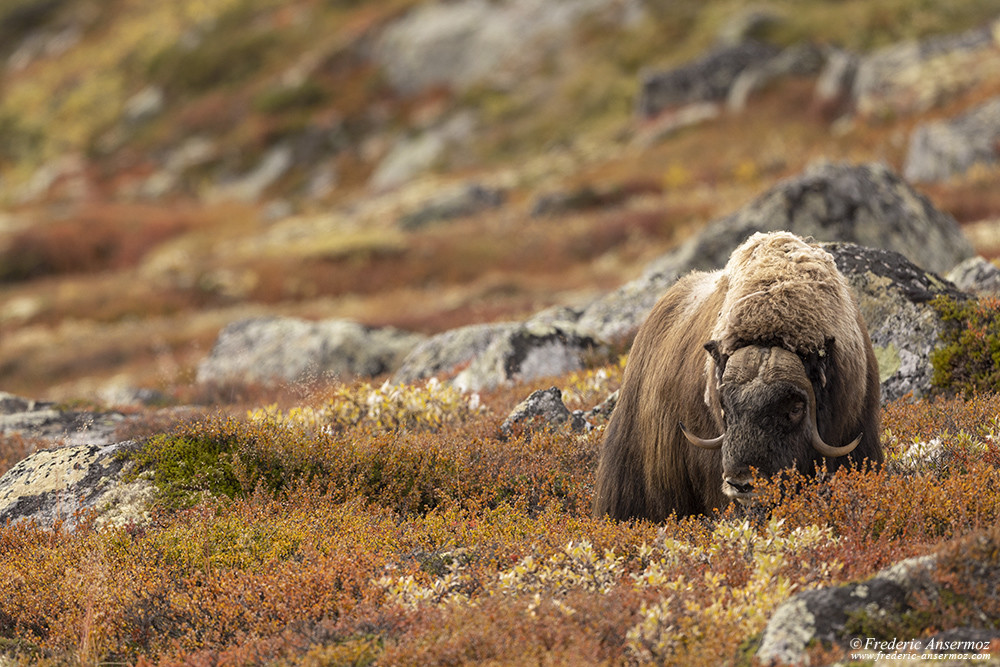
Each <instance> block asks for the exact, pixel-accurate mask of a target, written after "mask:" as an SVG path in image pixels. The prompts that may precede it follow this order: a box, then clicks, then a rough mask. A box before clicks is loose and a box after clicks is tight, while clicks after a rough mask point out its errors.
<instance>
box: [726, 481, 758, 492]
mask: <svg viewBox="0 0 1000 667" xmlns="http://www.w3.org/2000/svg"><path fill="white" fill-rule="evenodd" d="M726 484H728V485H729V486H730V487H731V488H732V489H734V490H735V491H736V492H737V493H741V494H742V493H750V492H751V491H753V484H751V483H750V482H749V481H743V480H735V479H727V480H726Z"/></svg>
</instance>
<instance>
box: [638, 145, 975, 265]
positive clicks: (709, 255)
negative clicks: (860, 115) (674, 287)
mask: <svg viewBox="0 0 1000 667" xmlns="http://www.w3.org/2000/svg"><path fill="white" fill-rule="evenodd" d="M777 230H784V231H788V232H792V233H793V234H797V235H799V236H803V237H810V236H811V237H812V238H814V239H816V240H817V241H846V242H848V243H856V244H858V245H862V246H867V247H870V248H884V249H886V250H894V251H896V252H899V253H902V254H903V255H905V256H906V257H907V258H908V259H909V260H910V261H912V262H914V263H916V264H918V265H919V266H922V267H923V268H925V269H928V270H930V271H935V272H937V273H944V272H946V271H948V270H950V269H951V268H952V267H953V266H955V265H956V264H958V263H959V262H961V261H962V260H963V259H966V258H967V257H971V256H972V255H973V249H972V245H971V244H970V243H969V241H968V239H967V238H966V237H965V236H964V234H963V233H962V230H961V228H960V227H959V226H958V223H956V222H955V219H954V218H952V217H951V216H950V215H948V214H946V213H943V212H942V211H939V210H938V209H936V208H935V207H934V206H933V204H931V202H930V201H929V200H928V199H927V198H926V197H924V196H923V195H921V194H920V193H918V192H916V191H915V190H914V189H913V188H912V187H910V186H909V185H908V184H907V183H906V181H904V180H903V179H902V178H900V177H899V176H898V175H897V174H896V173H894V172H893V171H891V170H890V169H889V168H888V167H886V166H885V165H882V164H863V165H850V164H829V163H824V164H820V165H817V166H814V167H812V168H810V169H808V170H806V172H805V173H803V174H802V175H801V176H798V177H795V178H791V179H788V180H786V181H782V182H781V183H778V184H777V185H776V186H774V187H773V188H771V189H770V190H768V191H767V192H765V193H764V194H762V195H761V196H759V197H758V198H757V199H755V200H754V201H753V202H751V203H750V204H748V205H746V206H744V207H743V208H741V209H740V210H738V211H736V212H735V213H733V214H731V215H728V216H726V217H724V218H721V219H719V220H716V221H714V222H712V223H710V224H709V225H708V226H707V227H706V228H705V229H704V230H703V231H702V232H701V233H700V234H698V235H697V236H696V237H694V238H692V239H690V240H689V241H688V242H686V243H685V244H684V245H682V246H681V247H679V248H678V249H676V250H675V251H673V252H671V253H668V254H667V255H665V256H664V257H662V258H660V259H659V260H656V261H654V262H653V263H651V264H650V265H649V266H648V267H647V272H648V273H654V272H660V273H665V274H670V273H673V274H676V275H683V274H684V273H687V272H688V271H690V270H692V269H701V270H712V269H717V268H719V267H722V266H724V265H725V263H726V260H728V259H729V255H730V253H732V251H733V250H734V249H735V248H736V247H737V246H738V245H739V244H740V243H742V242H743V240H744V239H746V238H747V237H748V236H749V235H750V234H752V233H754V232H768V231H777Z"/></svg>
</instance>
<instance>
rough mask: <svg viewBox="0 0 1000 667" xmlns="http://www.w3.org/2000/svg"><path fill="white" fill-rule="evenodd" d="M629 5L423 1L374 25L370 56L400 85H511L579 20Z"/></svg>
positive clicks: (625, 12) (628, 10) (603, 0)
mask: <svg viewBox="0 0 1000 667" xmlns="http://www.w3.org/2000/svg"><path fill="white" fill-rule="evenodd" d="M637 11H641V10H640V9H637V8H636V7H635V6H634V3H631V2H615V1H614V0H506V1H504V2H489V1H488V0H458V2H447V3H426V4H423V5H421V6H419V7H417V8H416V9H414V10H413V11H410V12H408V13H407V14H406V15H404V16H403V17H401V18H399V19H397V20H396V21H395V22H393V23H392V24H391V25H389V26H388V27H387V28H386V29H385V30H384V31H383V32H382V34H381V35H380V36H379V38H378V39H377V43H376V44H375V48H374V56H375V59H376V61H377V62H378V63H379V64H380V65H381V66H382V67H383V69H384V70H385V73H386V76H387V78H388V80H389V82H390V83H391V84H392V85H393V86H394V87H395V88H397V89H398V90H400V91H403V92H414V91H418V90H422V89H425V88H427V87H430V86H449V87H451V88H455V89H458V90H461V89H465V88H467V87H469V86H470V85H472V84H475V83H479V82H486V83H488V84H490V85H499V86H505V85H511V84H514V83H516V82H517V81H518V79H519V77H521V76H522V75H523V74H524V73H525V72H526V71H530V68H531V67H533V66H536V65H537V64H538V63H539V62H541V61H542V59H544V58H546V57H554V56H557V55H558V52H559V49H560V46H562V45H564V44H565V43H566V42H567V41H568V39H569V38H570V36H571V35H572V30H573V28H574V26H575V25H576V23H577V22H578V21H579V20H581V19H583V18H585V17H587V16H594V15H595V14H599V15H600V17H601V20H604V21H605V22H606V23H608V24H609V25H615V24H618V23H622V22H627V21H629V20H631V18H632V17H634V15H635V12H637Z"/></svg>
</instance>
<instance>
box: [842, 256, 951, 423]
mask: <svg viewBox="0 0 1000 667" xmlns="http://www.w3.org/2000/svg"><path fill="white" fill-rule="evenodd" d="M824 247H825V248H826V249H827V250H828V251H829V252H830V253H831V254H832V255H833V258H834V260H835V261H836V263H837V268H839V269H840V271H841V273H843V274H844V276H845V277H846V278H847V280H848V282H849V283H850V285H851V288H852V289H853V291H854V297H855V299H857V301H858V307H859V308H860V309H861V314H862V316H863V317H864V318H865V323H866V324H867V325H868V335H869V337H870V338H871V340H872V347H873V348H874V349H875V356H876V357H877V358H878V362H879V375H880V380H881V381H882V402H883V403H887V402H889V401H893V400H895V399H897V398H902V397H903V396H906V395H907V394H913V395H914V396H916V397H919V396H922V395H925V394H927V393H928V392H929V391H930V389H931V378H932V376H933V374H934V372H933V368H932V367H931V365H930V353H931V350H933V349H934V348H935V347H937V345H938V343H939V336H940V333H941V330H942V328H943V326H944V325H943V323H942V321H941V318H940V317H939V316H938V314H937V312H936V311H935V310H934V308H933V307H932V306H931V305H930V301H931V300H932V299H934V298H935V297H936V296H939V295H943V296H949V297H952V298H955V299H966V298H968V295H967V294H965V293H964V292H961V291H960V290H958V289H957V288H956V287H955V286H954V285H952V284H951V283H949V282H948V281H946V280H944V279H943V278H941V277H939V276H938V275H936V274H933V273H929V272H927V271H924V270H923V269H921V268H919V267H918V266H916V265H914V264H913V263H911V262H909V261H908V260H907V259H906V258H905V257H903V256H902V255H900V254H899V253H896V252H892V251H889V250H880V249H876V248H866V247H863V246H858V245H854V244H850V243H828V244H824Z"/></svg>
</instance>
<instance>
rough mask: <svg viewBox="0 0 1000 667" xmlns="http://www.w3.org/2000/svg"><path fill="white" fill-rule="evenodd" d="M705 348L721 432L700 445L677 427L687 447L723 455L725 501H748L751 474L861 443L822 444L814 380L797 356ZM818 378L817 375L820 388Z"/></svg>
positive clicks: (772, 350) (761, 349)
mask: <svg viewBox="0 0 1000 667" xmlns="http://www.w3.org/2000/svg"><path fill="white" fill-rule="evenodd" d="M705 347H706V349H707V350H708V351H709V353H710V354H711V355H712V357H713V361H714V364H715V366H716V373H715V376H716V380H717V382H716V392H717V396H718V399H717V400H718V403H719V413H720V416H721V417H722V421H723V424H724V427H725V431H724V432H723V433H722V435H719V436H717V437H714V438H712V439H703V438H700V437H698V436H697V435H695V434H693V433H691V432H689V431H688V430H687V429H685V428H684V425H683V424H680V425H679V427H680V429H681V432H682V433H683V434H684V437H685V438H687V440H688V441H689V442H690V443H691V444H693V445H696V446H698V447H701V448H702V449H707V450H717V449H721V450H722V492H723V493H724V494H725V495H726V496H727V497H729V498H731V499H733V500H737V501H740V502H748V501H750V500H752V498H753V485H752V472H751V471H752V470H756V471H757V472H758V473H759V474H762V475H765V476H769V475H771V474H774V473H776V472H778V471H779V470H784V469H787V468H794V467H803V466H804V465H805V464H810V463H811V462H812V461H814V460H815V457H816V454H820V455H822V456H825V457H830V458H836V457H840V456H845V455H847V454H849V453H851V452H852V451H854V448H855V447H857V445H858V443H859V442H861V435H860V434H859V435H858V436H857V437H856V438H855V439H854V440H853V441H851V442H849V443H847V444H845V445H843V446H832V445H830V444H828V443H827V442H825V441H824V440H823V436H821V435H820V432H819V425H818V421H817V413H818V406H817V404H816V392H815V391H814V389H813V380H812V379H811V378H810V377H809V374H808V373H807V371H806V367H805V364H804V363H803V361H802V359H801V358H800V357H799V356H798V355H797V354H795V353H793V352H789V351H788V350H786V349H784V348H782V347H765V346H760V345H750V346H746V347H741V348H739V349H738V350H736V352H735V353H733V355H732V356H727V355H722V354H721V353H720V352H719V351H718V348H719V344H718V342H716V341H710V342H709V343H707V344H706V346H705ZM825 356H826V355H825V354H824V355H823V356H822V357H821V359H822V358H823V357H825ZM819 366H821V364H820V365H819ZM822 375H823V374H822V371H821V372H820V378H819V382H821V383H823V382H824V379H823V377H822Z"/></svg>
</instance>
